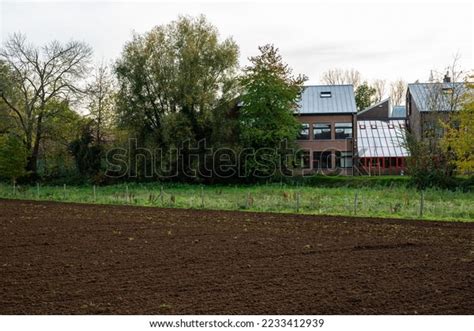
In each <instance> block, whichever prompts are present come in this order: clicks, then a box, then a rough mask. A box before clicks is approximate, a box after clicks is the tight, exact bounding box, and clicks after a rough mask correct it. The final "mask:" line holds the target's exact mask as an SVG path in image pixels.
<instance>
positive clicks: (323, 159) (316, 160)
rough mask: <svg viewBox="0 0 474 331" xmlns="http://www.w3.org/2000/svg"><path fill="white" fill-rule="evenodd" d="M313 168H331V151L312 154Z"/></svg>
mask: <svg viewBox="0 0 474 331" xmlns="http://www.w3.org/2000/svg"><path fill="white" fill-rule="evenodd" d="M313 168H314V169H330V168H332V153H331V151H325V152H313Z"/></svg>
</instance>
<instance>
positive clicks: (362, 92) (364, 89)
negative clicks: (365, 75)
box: [355, 82, 376, 111]
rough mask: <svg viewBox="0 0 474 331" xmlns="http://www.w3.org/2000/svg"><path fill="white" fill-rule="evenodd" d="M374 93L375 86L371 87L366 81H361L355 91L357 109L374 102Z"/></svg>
mask: <svg viewBox="0 0 474 331" xmlns="http://www.w3.org/2000/svg"><path fill="white" fill-rule="evenodd" d="M375 94H376V90H375V88H373V87H371V86H370V85H369V84H368V83H367V82H364V83H362V84H361V85H359V87H358V88H357V89H356V91H355V101H356V106H357V111H361V110H364V109H365V108H367V107H370V106H371V105H373V104H374V101H375V99H374V97H375Z"/></svg>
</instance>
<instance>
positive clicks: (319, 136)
mask: <svg viewBox="0 0 474 331" xmlns="http://www.w3.org/2000/svg"><path fill="white" fill-rule="evenodd" d="M313 136H314V139H316V140H330V139H331V124H326V123H316V124H313Z"/></svg>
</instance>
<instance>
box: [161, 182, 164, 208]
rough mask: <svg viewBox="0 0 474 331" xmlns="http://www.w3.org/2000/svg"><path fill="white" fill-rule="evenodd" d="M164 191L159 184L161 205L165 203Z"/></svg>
mask: <svg viewBox="0 0 474 331" xmlns="http://www.w3.org/2000/svg"><path fill="white" fill-rule="evenodd" d="M163 195H164V191H163V185H161V188H160V199H161V206H162V207H163V205H164V203H165V200H164V196H163Z"/></svg>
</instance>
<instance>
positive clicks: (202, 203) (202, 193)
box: [201, 186, 204, 208]
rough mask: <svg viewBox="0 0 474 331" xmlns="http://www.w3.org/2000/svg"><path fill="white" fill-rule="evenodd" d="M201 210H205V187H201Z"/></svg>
mask: <svg viewBox="0 0 474 331" xmlns="http://www.w3.org/2000/svg"><path fill="white" fill-rule="evenodd" d="M201 208H204V187H203V186H201Z"/></svg>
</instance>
